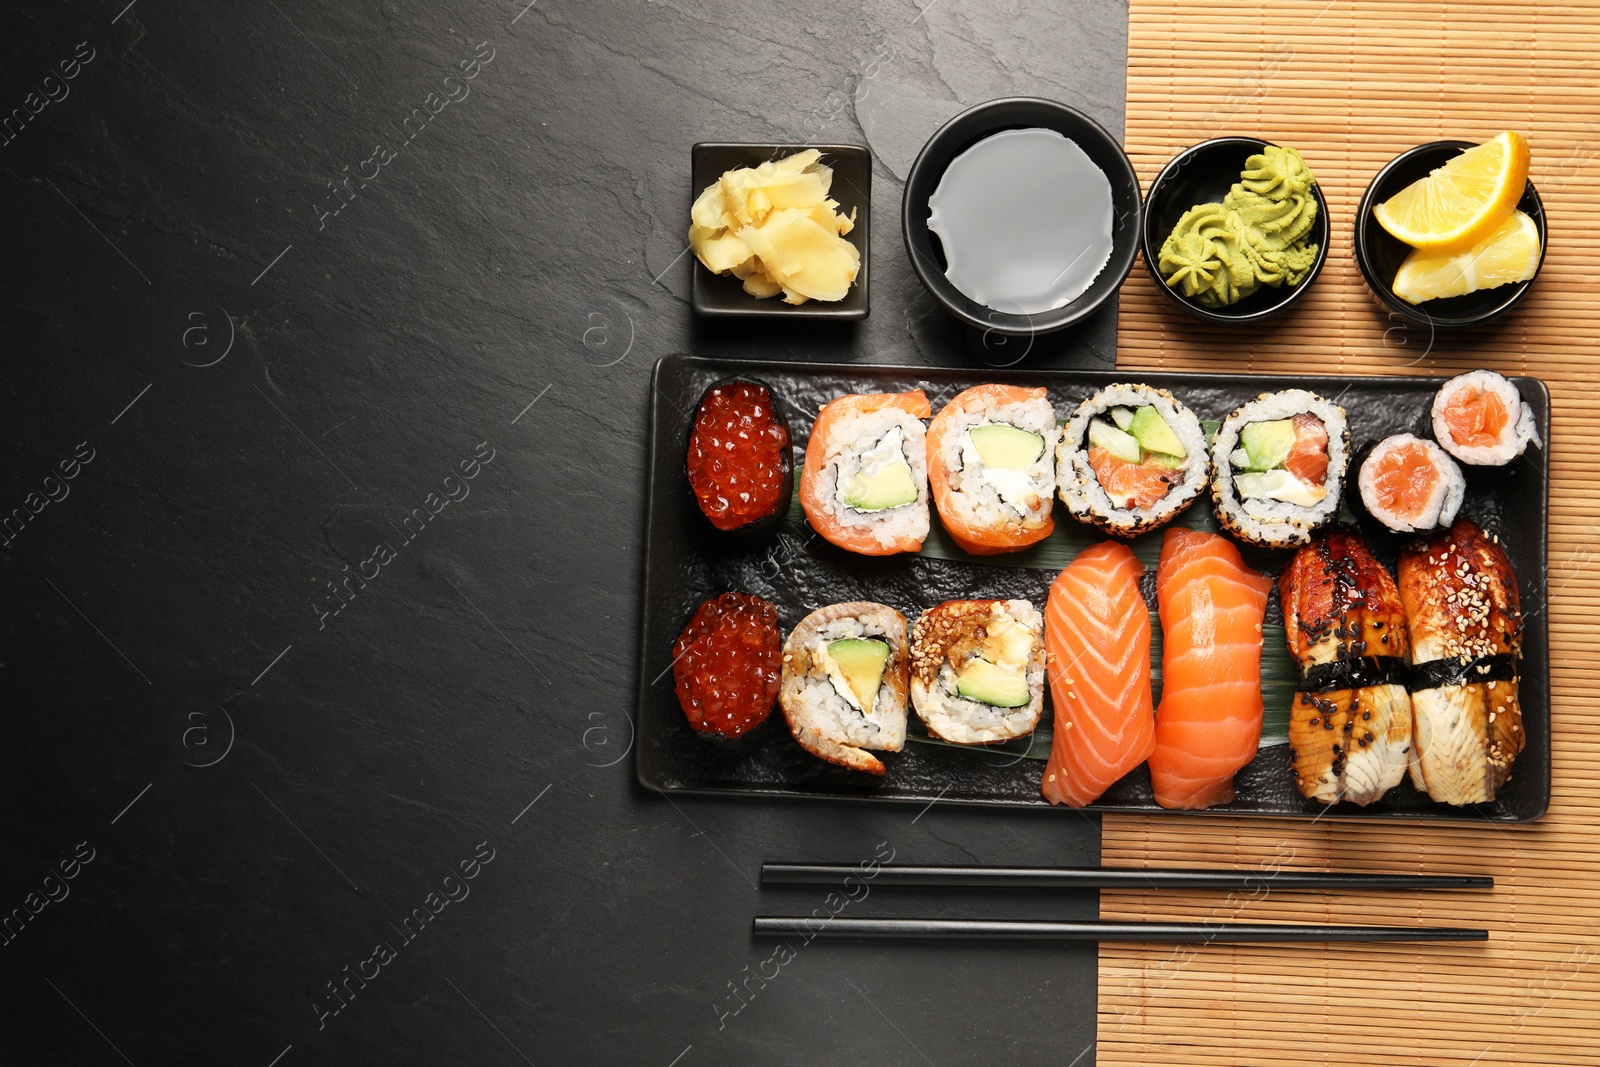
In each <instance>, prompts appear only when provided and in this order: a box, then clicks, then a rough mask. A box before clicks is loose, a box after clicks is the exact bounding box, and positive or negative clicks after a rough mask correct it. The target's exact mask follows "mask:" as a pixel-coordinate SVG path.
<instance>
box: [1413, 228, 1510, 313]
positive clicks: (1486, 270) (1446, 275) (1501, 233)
mask: <svg viewBox="0 0 1600 1067" xmlns="http://www.w3.org/2000/svg"><path fill="white" fill-rule="evenodd" d="M1538 269H1539V227H1538V225H1537V224H1535V223H1534V221H1533V220H1532V219H1531V218H1529V217H1528V216H1527V215H1524V214H1523V213H1522V212H1520V211H1513V212H1512V213H1511V214H1510V216H1509V217H1508V218H1507V219H1506V220H1505V221H1504V222H1502V223H1501V224H1500V227H1499V228H1498V229H1497V230H1495V231H1494V232H1493V233H1491V234H1490V235H1489V236H1487V237H1485V238H1484V239H1483V240H1481V241H1479V242H1478V243H1477V244H1475V245H1473V246H1472V247H1471V248H1468V249H1467V250H1466V251H1463V252H1451V251H1448V250H1447V251H1442V252H1439V251H1428V250H1424V249H1420V248H1419V249H1417V250H1416V251H1414V252H1412V253H1411V254H1410V255H1409V256H1407V257H1406V259H1405V262H1404V263H1402V264H1400V270H1399V272H1398V273H1397V274H1396V275H1395V276H1394V285H1393V286H1391V288H1392V289H1393V290H1394V295H1395V296H1398V297H1399V298H1400V299H1402V300H1405V301H1407V302H1408V303H1412V304H1420V303H1422V302H1423V301H1424V300H1438V299H1440V298H1442V297H1447V296H1464V295H1465V294H1467V293H1475V292H1477V291H1478V290H1479V289H1493V288H1495V287H1496V286H1499V285H1510V284H1511V283H1512V282H1525V281H1527V280H1528V279H1529V278H1531V277H1533V275H1534V272H1536V271H1537V270H1538Z"/></svg>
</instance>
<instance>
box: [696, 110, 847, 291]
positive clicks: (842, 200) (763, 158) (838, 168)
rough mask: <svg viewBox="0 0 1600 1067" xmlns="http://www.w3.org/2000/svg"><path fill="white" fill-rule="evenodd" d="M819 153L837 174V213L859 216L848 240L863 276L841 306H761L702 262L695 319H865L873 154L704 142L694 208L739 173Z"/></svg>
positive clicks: (832, 192) (828, 147)
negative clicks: (732, 172) (702, 197)
mask: <svg viewBox="0 0 1600 1067" xmlns="http://www.w3.org/2000/svg"><path fill="white" fill-rule="evenodd" d="M808 148H815V149H817V150H818V151H820V152H821V153H822V162H823V163H825V164H827V165H828V166H830V167H832V168H833V186H832V187H831V188H830V189H829V191H828V195H829V196H831V197H833V199H835V200H837V201H838V202H839V210H840V211H842V212H843V213H844V214H846V215H849V214H850V212H851V211H854V212H855V213H856V225H855V229H853V230H851V231H850V232H849V233H848V234H846V235H845V238H844V239H845V240H846V241H849V242H850V243H851V244H853V245H855V246H856V251H857V252H860V253H861V270H860V272H859V273H857V274H856V280H855V282H854V283H853V284H852V285H851V286H850V291H849V292H848V293H846V294H845V295H844V299H843V300H834V301H828V302H824V301H821V300H807V301H806V302H805V303H804V304H800V305H798V306H797V305H794V304H785V303H784V302H783V298H782V297H778V296H773V297H768V298H767V299H765V300H758V299H756V298H755V297H753V296H751V295H750V294H749V293H747V292H745V291H744V283H742V282H741V281H739V279H738V278H735V277H734V276H733V275H731V274H720V275H719V274H713V273H711V272H710V271H709V270H706V267H705V264H704V263H701V262H700V260H699V259H695V260H694V266H693V267H692V270H693V271H694V278H693V281H692V283H691V285H690V296H689V304H690V306H691V307H693V308H694V313H695V314H696V315H715V316H728V317H738V316H744V317H747V318H771V319H827V320H832V321H835V322H843V321H848V320H851V319H864V318H866V317H867V248H868V241H867V234H868V233H869V232H870V230H871V222H872V153H871V152H869V151H868V150H867V149H865V148H863V147H861V146H860V145H853V144H809V145H808V144H787V145H786V144H724V143H720V142H713V141H702V142H700V143H699V144H697V145H695V146H694V148H693V149H692V150H691V152H690V171H691V173H692V175H693V188H692V189H691V190H690V192H689V202H690V203H693V202H694V199H695V197H698V196H699V195H700V194H701V193H702V192H703V191H704V190H705V188H706V186H708V185H710V184H712V183H713V182H715V181H716V180H717V179H718V178H720V177H722V175H723V173H724V172H725V171H730V170H733V169H734V168H736V167H754V166H758V165H759V164H762V163H765V162H767V161H768V160H776V159H782V158H784V157H785V156H791V155H793V154H794V153H796V152H804V151H805V150H806V149H808ZM688 220H689V216H688V212H685V213H684V232H685V233H687V232H688V225H689V221H688Z"/></svg>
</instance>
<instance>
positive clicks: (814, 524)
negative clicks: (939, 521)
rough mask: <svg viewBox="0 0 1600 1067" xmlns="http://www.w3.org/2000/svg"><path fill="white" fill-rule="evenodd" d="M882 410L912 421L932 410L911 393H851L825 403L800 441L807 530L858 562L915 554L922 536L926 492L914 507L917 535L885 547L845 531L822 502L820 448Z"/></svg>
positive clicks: (864, 533)
mask: <svg viewBox="0 0 1600 1067" xmlns="http://www.w3.org/2000/svg"><path fill="white" fill-rule="evenodd" d="M884 408H899V409H900V410H902V411H904V412H906V413H907V414H908V415H910V416H911V417H912V418H915V419H925V418H927V417H928V416H930V415H932V414H933V409H932V407H931V406H930V405H929V404H928V396H927V394H926V393H924V392H923V391H922V390H921V389H912V390H911V391H910V392H905V393H852V394H850V395H848V396H841V397H838V398H837V399H834V400H830V401H829V402H828V403H827V404H825V405H823V408H822V410H821V411H819V412H817V421H816V422H815V423H813V424H812V427H811V437H810V438H809V439H808V440H807V441H806V465H805V469H804V470H803V471H802V472H801V474H800V506H801V507H802V508H803V509H805V513H806V521H807V522H809V523H811V528H812V529H814V530H816V531H817V533H819V534H821V535H822V536H823V537H825V538H826V539H828V540H829V541H831V542H833V543H834V544H836V545H838V546H839V547H840V548H843V549H846V550H847V551H850V552H857V553H860V554H861V555H863V556H892V555H894V554H895V553H897V552H917V551H920V550H921V548H922V541H923V538H924V537H925V536H926V535H927V522H926V516H927V510H928V503H927V492H926V491H924V492H923V493H922V497H923V499H922V500H920V501H919V502H918V503H917V504H916V505H915V506H916V507H919V508H921V509H922V513H923V516H924V521H923V523H922V524H921V526H920V530H921V532H920V533H915V534H907V535H906V536H902V537H898V538H892V539H889V540H888V541H885V540H883V539H880V538H879V537H877V536H875V535H874V534H873V532H872V530H871V528H870V527H867V526H850V525H847V524H845V523H843V522H840V521H839V520H838V519H837V518H836V517H835V516H834V515H832V514H831V513H830V511H829V509H828V505H827V502H826V501H825V500H824V499H823V495H824V494H823V490H822V488H821V483H822V472H823V469H824V468H825V467H826V466H827V465H828V456H827V454H826V452H827V449H826V442H827V440H828V438H829V435H830V434H831V432H832V431H833V429H834V428H835V427H836V426H837V425H838V424H839V423H840V422H841V421H843V420H846V419H853V418H857V417H859V416H862V415H868V414H871V413H872V412H874V411H882V410H883V409H884ZM915 447H917V448H922V447H923V442H922V441H920V440H919V441H918V442H917V443H916V446H915Z"/></svg>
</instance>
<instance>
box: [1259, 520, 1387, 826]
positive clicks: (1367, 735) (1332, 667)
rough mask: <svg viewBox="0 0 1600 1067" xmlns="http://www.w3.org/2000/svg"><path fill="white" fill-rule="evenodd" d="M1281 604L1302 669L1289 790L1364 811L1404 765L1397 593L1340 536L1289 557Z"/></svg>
mask: <svg viewBox="0 0 1600 1067" xmlns="http://www.w3.org/2000/svg"><path fill="white" fill-rule="evenodd" d="M1278 598H1279V601H1280V602H1281V603H1282V605H1283V623H1284V628H1285V630H1286V631H1287V632H1288V638H1289V654H1290V655H1292V656H1293V657H1294V659H1295V662H1296V663H1297V664H1298V665H1299V667H1300V683H1299V686H1298V690H1299V691H1298V692H1296V693H1295V697H1294V706H1293V707H1292V708H1291V709H1290V711H1289V761H1290V765H1291V766H1292V767H1293V769H1294V773H1295V783H1296V784H1297V785H1298V786H1299V787H1300V792H1301V794H1302V795H1303V796H1306V797H1309V798H1311V799H1313V800H1319V801H1322V802H1323V803H1325V804H1334V803H1337V802H1338V801H1341V800H1348V801H1350V802H1352V803H1355V804H1370V803H1372V802H1373V801H1374V800H1377V799H1378V798H1379V797H1381V796H1383V794H1384V793H1386V792H1387V791H1388V790H1389V789H1390V788H1391V787H1393V786H1395V785H1398V784H1399V782H1400V779H1401V778H1403V777H1405V772H1406V764H1407V762H1408V760H1409V758H1410V756H1409V751H1410V747H1411V698H1410V696H1409V695H1407V693H1406V689H1405V685H1404V684H1403V682H1404V679H1405V669H1404V665H1405V656H1406V652H1407V650H1408V649H1409V646H1410V642H1409V639H1408V636H1407V634H1406V617H1405V609H1404V608H1403V607H1402V606H1401V602H1400V592H1399V590H1398V589H1397V588H1396V587H1395V582H1394V579H1393V578H1391V577H1390V576H1389V572H1388V571H1386V570H1384V569H1383V565H1382V564H1380V563H1379V562H1378V561H1377V560H1376V559H1374V558H1373V556H1372V553H1371V552H1369V551H1368V550H1367V546H1366V543H1365V542H1364V541H1362V539H1361V537H1360V536H1359V535H1358V534H1355V533H1353V532H1351V531H1348V530H1343V529H1336V530H1333V531H1330V532H1329V533H1328V534H1327V535H1326V536H1324V537H1322V538H1319V539H1318V540H1316V541H1315V542H1313V543H1312V544H1309V545H1307V546H1306V547H1305V548H1302V549H1300V551H1299V552H1297V553H1295V557H1294V560H1293V562H1291V563H1290V564H1289V567H1288V569H1287V570H1285V571H1284V572H1283V576H1282V577H1281V578H1280V579H1279V580H1278Z"/></svg>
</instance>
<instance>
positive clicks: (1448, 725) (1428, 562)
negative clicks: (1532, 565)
mask: <svg viewBox="0 0 1600 1067" xmlns="http://www.w3.org/2000/svg"><path fill="white" fill-rule="evenodd" d="M1400 598H1401V600H1402V601H1403V602H1404V603H1405V607H1406V618H1407V621H1408V625H1409V627H1410V631H1411V657H1412V661H1413V663H1412V671H1411V713H1412V717H1413V727H1412V730H1413V734H1414V739H1413V743H1412V756H1411V783H1412V784H1413V785H1415V786H1416V787H1417V788H1418V789H1422V790H1426V791H1427V794H1428V796H1430V797H1432V798H1433V799H1434V800H1439V801H1443V802H1444V803H1446V804H1482V803H1486V802H1488V801H1491V800H1493V799H1494V798H1495V794H1496V793H1498V792H1499V790H1500V787H1501V786H1503V785H1504V784H1505V783H1506V780H1507V779H1508V778H1510V777H1511V765H1512V763H1513V762H1514V761H1515V760H1516V758H1517V754H1518V753H1519V752H1521V751H1522V747H1523V745H1524V744H1526V743H1527V737H1526V735H1525V734H1524V732H1523V729H1522V705H1521V703H1520V701H1519V699H1518V694H1517V681H1518V674H1519V672H1520V670H1521V657H1522V601H1521V598H1520V595H1519V594H1518V592H1517V576H1516V575H1515V574H1513V573H1512V571H1511V562H1510V561H1509V560H1508V559H1506V554H1505V550H1504V549H1502V548H1501V547H1500V543H1499V542H1498V541H1495V540H1492V539H1490V538H1489V536H1488V535H1486V534H1485V533H1484V532H1483V531H1482V530H1481V529H1479V528H1478V526H1477V525H1476V524H1475V523H1473V522H1471V521H1469V520H1467V519H1458V520H1456V523H1455V525H1454V526H1452V527H1451V528H1450V529H1449V530H1448V531H1447V532H1445V533H1442V534H1438V535H1436V536H1434V537H1432V538H1430V539H1428V540H1426V541H1420V542H1418V543H1417V544H1415V545H1412V546H1410V547H1409V548H1406V549H1405V550H1403V551H1402V552H1401V553H1400Z"/></svg>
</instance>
